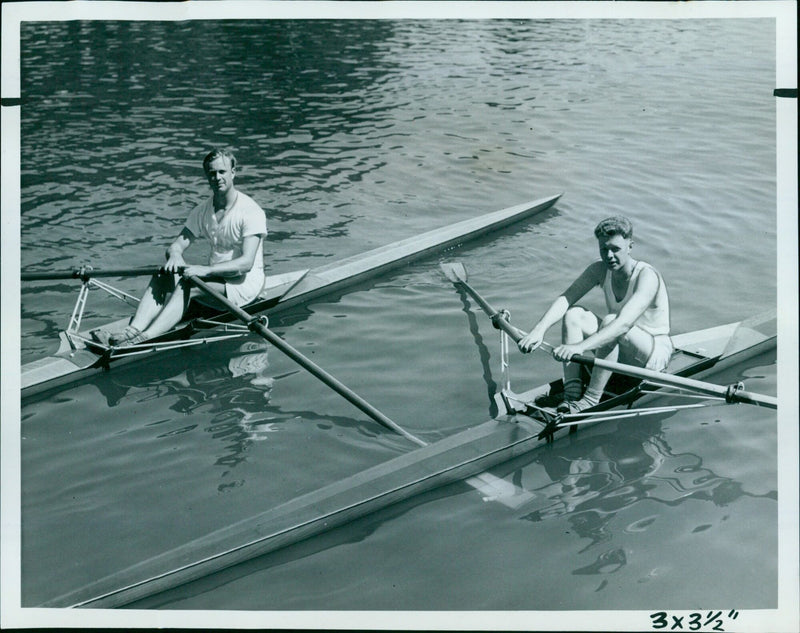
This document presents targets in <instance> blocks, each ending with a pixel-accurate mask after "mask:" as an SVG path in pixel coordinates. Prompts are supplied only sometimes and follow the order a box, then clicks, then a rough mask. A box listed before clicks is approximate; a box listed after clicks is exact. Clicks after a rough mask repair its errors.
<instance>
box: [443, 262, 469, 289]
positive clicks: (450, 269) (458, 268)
mask: <svg viewBox="0 0 800 633" xmlns="http://www.w3.org/2000/svg"><path fill="white" fill-rule="evenodd" d="M440 268H441V269H442V272H443V273H444V274H445V277H447V278H448V279H449V280H450V281H452V282H453V283H454V284H456V283H464V282H466V281H467V268H466V266H464V264H462V263H461V262H443V263H442V264H440Z"/></svg>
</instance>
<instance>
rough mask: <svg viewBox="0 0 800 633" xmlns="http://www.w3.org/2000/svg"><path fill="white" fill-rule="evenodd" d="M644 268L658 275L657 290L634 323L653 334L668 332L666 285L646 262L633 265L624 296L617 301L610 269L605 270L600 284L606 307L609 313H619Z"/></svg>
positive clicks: (657, 274) (658, 274) (657, 273)
mask: <svg viewBox="0 0 800 633" xmlns="http://www.w3.org/2000/svg"><path fill="white" fill-rule="evenodd" d="M645 268H649V269H650V270H652V271H653V272H654V273H655V274H656V276H657V277H658V290H657V291H656V296H655V297H654V298H653V301H652V302H651V303H650V305H649V306H648V307H647V309H646V310H645V311H644V312H643V313H642V316H640V317H639V318H638V319H636V323H634V325H637V326H638V327H640V328H642V329H643V330H644V331H645V332H648V333H649V334H652V335H653V336H658V335H659V334H669V297H668V296H667V287H666V285H665V284H664V279H663V278H662V277H661V274H660V273H659V272H658V271H657V270H656V269H655V268H653V267H652V266H651V265H650V264H648V263H646V262H642V261H637V262H636V264H635V265H634V267H633V274H631V278H630V279H629V280H628V288H627V290H626V291H625V296H624V297H622V299H621V300H619V301H617V297H616V296H615V295H614V288H613V287H612V283H611V271H610V270H609V271H606V276H605V279H604V280H603V285H602V288H603V294H605V297H606V307H607V308H608V311H609V312H610V313H613V314H619V311H620V310H621V309H622V306H624V305H625V304H626V303H627V302H628V300H629V299H630V298H631V295H632V294H633V290H634V288H636V280H637V279H638V277H639V274H640V273H641V272H642V270H644V269H645Z"/></svg>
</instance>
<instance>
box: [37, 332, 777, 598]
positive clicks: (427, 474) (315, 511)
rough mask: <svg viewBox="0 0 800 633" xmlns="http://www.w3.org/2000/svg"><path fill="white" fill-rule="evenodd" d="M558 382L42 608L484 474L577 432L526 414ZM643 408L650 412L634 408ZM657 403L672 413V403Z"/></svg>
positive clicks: (167, 577) (615, 384)
mask: <svg viewBox="0 0 800 633" xmlns="http://www.w3.org/2000/svg"><path fill="white" fill-rule="evenodd" d="M776 331H777V324H776V321H775V319H774V316H767V317H764V318H759V319H752V320H747V321H742V322H737V323H731V324H728V325H723V326H719V327H713V328H709V329H704V330H701V331H695V332H690V333H687V334H681V335H677V336H674V337H673V342H674V347H675V352H674V354H673V357H672V359H671V362H670V364H669V367H668V369H667V371H666V372H665V373H664V376H665V377H668V376H670V375H672V376H680V377H689V376H691V377H692V378H694V379H700V378H705V377H707V376H709V375H711V374H712V373H715V372H719V371H722V370H724V369H726V368H729V367H731V366H734V365H736V364H738V363H741V362H744V361H746V360H747V359H750V358H753V357H755V356H757V355H761V354H765V353H769V352H774V350H775V349H776V345H777V335H776ZM615 378H617V377H616V376H615ZM559 387H560V380H556V381H553V382H552V383H548V384H544V385H541V386H539V387H537V388H535V389H531V390H530V391H526V392H524V393H521V394H515V393H513V392H510V391H507V392H506V393H504V394H503V398H502V401H503V402H505V403H510V402H512V401H513V402H514V403H515V404H514V406H509V407H507V408H506V409H504V410H502V411H501V414H500V415H499V416H497V417H496V418H495V419H492V420H489V421H488V422H485V423H483V424H479V425H477V426H474V427H472V428H469V429H467V430H465V431H462V432H459V433H456V434H454V435H452V436H450V437H448V438H445V439H443V440H440V441H438V442H435V443H433V444H429V445H427V446H424V447H422V448H418V449H415V450H413V451H411V452H409V453H407V454H405V455H402V456H400V457H397V458H394V459H391V460H389V461H387V462H385V463H383V464H380V465H378V466H375V467H372V468H369V469H367V470H365V471H363V472H361V473H358V474H356V475H354V476H351V477H348V478H346V479H344V480H342V481H338V482H336V483H333V484H330V485H328V486H325V487H323V488H321V489H319V490H317V491H314V492H311V493H309V494H305V495H303V496H300V497H298V498H296V499H294V500H292V501H290V502H288V503H285V504H282V505H280V506H278V507H276V508H273V509H270V510H267V511H266V512H263V513H261V514H258V515H257V516H254V517H253V518H251V519H248V520H245V521H241V522H239V523H236V524H235V525H232V526H230V527H228V528H225V529H222V530H218V531H216V532H213V533H211V534H209V535H207V536H206V537H203V538H200V539H197V540H194V541H192V542H189V543H187V544H185V545H183V546H181V547H179V548H176V549H173V550H170V551H168V552H165V553H164V554H162V555H159V556H156V557H154V558H151V559H149V560H146V561H143V562H141V563H139V564H137V565H134V566H132V567H129V568H127V569H125V570H122V571H120V572H119V573H116V574H113V575H111V576H108V577H106V578H103V579H101V580H98V581H96V582H93V583H91V584H90V585H87V586H84V587H81V588H79V589H76V590H75V591H73V592H70V593H69V594H66V595H62V596H59V597H56V598H54V599H52V600H49V601H48V602H46V603H45V604H43V605H39V606H44V607H89V608H102V607H106V608H108V607H119V606H124V605H128V604H131V603H133V602H135V601H137V600H141V599H143V598H145V597H147V596H151V595H154V594H157V593H161V592H163V591H166V590H169V589H171V588H174V587H177V586H180V585H182V584H184V583H187V582H190V581H192V580H196V579H198V578H202V577H204V576H207V575H209V574H213V573H215V572H218V571H220V570H222V569H226V568H228V567H231V566H233V565H236V564H238V563H241V562H244V561H246V560H249V559H252V558H254V557H256V556H260V555H263V554H266V553H268V552H272V551H275V550H277V549H279V548H282V547H286V546H288V545H290V544H293V543H297V542H298V541H301V540H303V539H306V538H308V537H311V536H314V535H316V534H319V533H322V532H325V531H327V530H330V529H332V528H334V527H337V526H340V525H343V524H345V523H347V522H349V521H352V520H354V519H357V518H359V517H362V516H364V515H366V514H369V513H372V512H375V511H377V510H380V509H382V508H385V507H387V506H389V505H391V504H393V503H397V502H399V501H402V500H404V499H407V498H409V497H412V496H414V495H417V494H420V493H422V492H425V491H428V490H431V489H434V488H437V487H440V486H443V485H446V484H448V483H452V482H456V481H460V480H464V479H466V478H468V477H471V476H474V475H475V474H478V473H482V472H483V471H485V470H486V469H489V468H491V467H493V466H495V465H498V464H501V463H503V462H505V461H508V460H510V459H513V458H515V457H518V456H520V455H522V454H525V453H527V452H529V451H532V450H535V449H537V448H539V447H541V446H543V445H544V444H546V443H549V442H551V441H553V440H554V439H558V438H559V437H561V436H563V435H566V434H567V433H569V432H570V428H569V427H568V426H566V425H565V426H560V427H556V428H549V429H548V424H546V423H545V422H542V421H540V420H537V419H535V418H534V417H531V416H529V415H526V414H525V413H522V412H520V409H523V408H524V407H525V405H527V404H530V403H533V402H534V400H535V398H536V397H537V396H538V395H540V394H543V393H546V392H548V391H552V390H554V389H556V390H557V389H558V388H559ZM651 389H652V391H651ZM659 389H660V387H659V385H650V387H648V386H647V385H646V384H644V383H635V384H631V383H630V382H626V381H624V380H614V379H612V382H611V383H610V384H609V390H610V393H608V394H607V396H606V397H605V399H604V400H603V401H602V402H601V403H600V404H599V405H598V406H597V407H595V408H594V409H592V410H589V411H587V412H586V413H592V412H595V411H601V410H602V411H610V410H612V409H615V408H618V407H621V406H625V407H630V406H631V405H633V404H634V403H635V404H637V405H647V404H648V403H652V400H653V399H654V398H656V397H658V395H659V393H660V391H659ZM765 398H766V397H765ZM637 410H638V411H641V412H644V411H646V409H632V411H637ZM650 411H658V412H661V413H663V412H664V408H663V407H660V408H658V409H651V410H650ZM625 413H626V414H627V413H628V412H627V411H625ZM601 420H602V418H592V417H591V416H589V417H588V418H587V419H586V420H585V421H584V422H585V423H586V424H597V423H600V422H601ZM523 492H524V491H523Z"/></svg>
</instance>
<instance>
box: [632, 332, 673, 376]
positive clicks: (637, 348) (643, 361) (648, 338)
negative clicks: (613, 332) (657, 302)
mask: <svg viewBox="0 0 800 633" xmlns="http://www.w3.org/2000/svg"><path fill="white" fill-rule="evenodd" d="M673 350H674V348H673V346H672V339H671V338H670V337H669V335H668V334H657V335H655V336H653V335H652V334H650V333H649V332H645V331H644V330H643V329H641V328H640V327H638V326H636V325H634V326H633V327H632V328H631V329H630V330H628V333H627V334H626V335H625V336H624V337H623V338H622V340H620V343H619V359H620V362H622V363H628V364H630V365H638V366H639V367H644V368H645V369H650V370H653V371H664V369H666V367H667V365H668V364H669V361H670V358H672V352H673Z"/></svg>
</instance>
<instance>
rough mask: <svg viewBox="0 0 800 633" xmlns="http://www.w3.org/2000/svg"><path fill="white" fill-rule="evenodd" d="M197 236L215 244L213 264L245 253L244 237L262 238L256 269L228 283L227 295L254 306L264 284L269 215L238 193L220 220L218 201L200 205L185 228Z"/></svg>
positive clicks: (210, 257) (235, 300) (233, 299)
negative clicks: (215, 206)
mask: <svg viewBox="0 0 800 633" xmlns="http://www.w3.org/2000/svg"><path fill="white" fill-rule="evenodd" d="M184 226H185V228H186V229H188V230H189V231H190V232H191V233H192V235H194V236H195V237H204V238H206V239H207V240H209V242H210V243H211V252H210V254H209V257H208V263H209V265H212V264H217V263H219V262H227V261H230V260H232V259H236V258H237V257H239V256H240V255H241V254H242V246H243V245H244V238H245V237H248V236H250V235H260V236H261V241H260V242H259V244H258V250H257V252H256V257H255V260H254V261H253V267H252V268H251V269H250V270H249V271H248V272H246V273H245V274H244V275H241V276H239V277H231V278H228V279H226V281H225V294H226V296H227V297H228V299H230V300H231V301H232V302H233V303H235V304H236V305H244V304H246V303H250V302H251V301H252V300H253V299H255V298H256V297H257V296H258V293H259V292H261V288H262V287H263V285H264V238H265V237H266V236H267V216H266V215H265V213H264V210H263V209H262V208H261V207H260V206H258V204H257V203H256V202H255V200H253V199H252V198H251V197H250V196H248V195H246V194H244V193H242V192H241V191H239V192H237V196H236V200H235V202H234V203H233V206H232V207H231V208H230V209H228V210H227V211H226V212H225V213H224V214H223V215H222V216H221V217H220V218H219V219H218V218H217V215H216V214H215V213H214V199H213V197H212V198H208V199H207V200H205V201H204V202H201V203H200V204H198V205H197V206H196V207H195V208H194V209H192V212H191V213H190V214H189V217H188V218H187V219H186V224H185V225H184Z"/></svg>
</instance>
